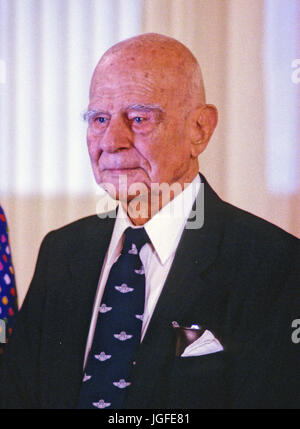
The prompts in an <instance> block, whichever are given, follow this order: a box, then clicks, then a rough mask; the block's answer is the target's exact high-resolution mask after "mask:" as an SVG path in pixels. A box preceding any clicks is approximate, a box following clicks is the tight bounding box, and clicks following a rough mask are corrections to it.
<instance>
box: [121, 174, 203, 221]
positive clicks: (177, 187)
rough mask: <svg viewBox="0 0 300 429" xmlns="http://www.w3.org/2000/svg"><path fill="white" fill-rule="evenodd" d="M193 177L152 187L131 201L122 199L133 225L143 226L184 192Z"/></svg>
mask: <svg viewBox="0 0 300 429" xmlns="http://www.w3.org/2000/svg"><path fill="white" fill-rule="evenodd" d="M193 179H194V178H193ZM193 179H192V180H190V181H189V182H186V183H182V184H181V183H179V182H175V183H173V184H172V185H168V184H160V185H159V186H157V187H156V188H153V189H151V191H149V192H148V193H147V194H146V195H138V196H136V197H135V198H133V199H132V200H130V201H121V204H122V206H123V208H124V210H125V211H126V212H127V215H128V217H129V218H130V220H131V222H132V223H133V225H135V226H142V225H144V224H145V223H146V222H148V221H149V220H150V219H151V218H152V217H153V216H154V215H155V214H156V213H158V212H159V211H160V210H161V209H162V208H163V207H164V206H165V205H167V204H168V203H169V202H170V201H172V200H173V199H174V198H175V197H176V196H177V195H179V194H180V193H181V192H183V191H184V189H185V188H186V187H187V186H188V185H190V183H191V182H192V181H193Z"/></svg>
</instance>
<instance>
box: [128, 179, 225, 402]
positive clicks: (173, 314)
mask: <svg viewBox="0 0 300 429" xmlns="http://www.w3.org/2000/svg"><path fill="white" fill-rule="evenodd" d="M202 180H203V181H204V183H205V185H204V187H205V189H204V204H205V219H204V225H203V227H202V228H201V229H199V230H192V229H185V230H184V233H183V235H182V238H181V241H180V243H179V246H178V249H177V251H176V255H175V258H174V262H173V264H172V267H171V270H170V272H169V275H168V278H167V280H166V283H165V286H164V288H163V290H162V293H161V295H160V298H159V300H158V303H157V306H156V308H155V311H154V313H153V316H152V319H151V322H150V324H149V327H148V330H147V333H146V335H145V338H144V340H143V343H142V344H141V347H140V349H139V351H138V355H137V359H136V360H137V365H136V376H135V380H134V386H135V388H134V389H132V391H129V392H128V398H127V403H126V406H127V407H128V408H147V404H149V403H151V401H153V394H154V391H155V386H156V385H157V380H158V378H159V376H161V374H162V373H165V374H167V371H168V367H169V366H170V365H168V363H169V362H170V360H171V359H172V358H173V357H174V347H175V345H174V344H173V342H174V338H173V335H174V333H173V328H172V325H171V324H172V321H177V322H178V323H179V324H181V323H182V321H181V320H180V318H181V317H183V315H185V314H188V311H189V308H190V307H191V305H192V304H193V302H195V301H196V299H197V298H199V295H200V294H201V291H202V290H203V289H205V287H206V283H205V281H204V280H203V278H202V274H203V272H204V271H205V270H206V269H207V268H208V267H209V266H210V265H212V264H213V263H214V261H215V259H216V257H217V254H218V251H219V247H220V242H221V239H222V235H223V222H222V216H221V215H220V211H221V210H222V207H221V206H222V202H221V200H220V199H219V198H218V197H217V195H216V194H215V193H214V191H213V190H212V189H211V188H210V187H209V185H208V183H207V182H206V181H205V179H204V178H203V179H202ZM185 321H186V320H185ZM194 322H196V321H194ZM166 379H167V376H166ZM158 405H159V404H158Z"/></svg>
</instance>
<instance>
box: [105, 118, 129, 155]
mask: <svg viewBox="0 0 300 429" xmlns="http://www.w3.org/2000/svg"><path fill="white" fill-rule="evenodd" d="M99 143H100V149H101V150H102V151H103V152H108V153H114V152H118V151H120V150H123V149H128V148H130V147H131V145H132V133H131V130H130V128H129V127H128V125H127V124H126V122H125V120H124V118H122V117H119V116H118V117H114V118H113V117H112V118H111V119H110V121H109V124H108V126H107V128H106V130H105V132H104V134H103V135H102V136H101V139H100V142H99Z"/></svg>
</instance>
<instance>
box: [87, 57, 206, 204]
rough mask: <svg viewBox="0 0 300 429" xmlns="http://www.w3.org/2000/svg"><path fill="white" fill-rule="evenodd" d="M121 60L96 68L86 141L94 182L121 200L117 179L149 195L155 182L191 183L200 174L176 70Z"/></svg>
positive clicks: (132, 58) (108, 62)
mask: <svg viewBox="0 0 300 429" xmlns="http://www.w3.org/2000/svg"><path fill="white" fill-rule="evenodd" d="M122 58H124V56H122ZM122 58H120V57H118V56H116V55H112V56H111V57H108V58H107V59H106V60H105V61H103V64H100V65H98V67H97V70H96V72H95V74H94V76H93V81H92V85H91V90H90V103H89V107H88V113H87V116H88V132H87V142H88V150H89V155H90V159H91V163H92V167H93V171H94V175H95V178H96V181H97V183H98V184H99V185H102V186H104V187H106V188H107V185H104V184H105V183H106V184H107V183H108V184H110V185H112V186H113V187H114V188H115V189H116V195H112V196H114V197H116V198H118V199H122V196H121V194H122V192H123V193H124V189H121V188H120V183H119V177H120V175H122V176H123V177H126V181H127V184H126V185H125V184H124V186H125V187H126V191H128V189H129V188H130V186H131V185H133V184H134V183H142V184H143V185H145V188H146V189H147V190H148V191H149V190H150V189H151V184H153V183H158V184H161V183H168V184H170V185H171V184H173V183H175V182H178V183H180V184H181V185H183V184H184V183H186V182H190V181H191V180H193V178H194V177H195V175H196V174H197V171H198V170H197V166H195V159H194V158H193V157H192V156H191V150H190V146H191V142H190V132H189V131H190V129H189V128H190V126H189V120H188V112H187V111H186V108H185V107H186V106H184V105H183V100H182V97H181V96H180V89H179V88H180V82H178V76H177V71H176V73H174V71H173V72H172V70H169V72H168V71H166V70H164V68H163V65H162V64H156V65H153V64H151V67H149V65H147V64H145V62H144V61H143V60H140V61H139V59H138V58H137V57H135V56H131V57H130V56H129V58H130V59H129V60H128V61H126V63H125V62H124V60H123V59H122ZM196 164H197V162H196ZM122 186H123V185H121V187H122ZM107 189H108V191H110V189H111V188H107ZM123 198H124V197H123ZM126 198H127V200H130V199H131V196H130V195H129V196H128V197H126ZM132 198H133V196H132Z"/></svg>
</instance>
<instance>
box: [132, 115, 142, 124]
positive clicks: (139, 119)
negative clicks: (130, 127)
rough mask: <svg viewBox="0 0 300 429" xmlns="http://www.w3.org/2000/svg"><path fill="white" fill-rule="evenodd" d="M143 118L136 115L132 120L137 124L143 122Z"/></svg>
mask: <svg viewBox="0 0 300 429" xmlns="http://www.w3.org/2000/svg"><path fill="white" fill-rule="evenodd" d="M143 120H144V118H142V117H141V116H136V117H135V118H134V122H136V123H137V124H140V123H141V122H143Z"/></svg>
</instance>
